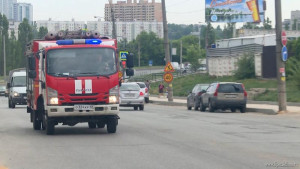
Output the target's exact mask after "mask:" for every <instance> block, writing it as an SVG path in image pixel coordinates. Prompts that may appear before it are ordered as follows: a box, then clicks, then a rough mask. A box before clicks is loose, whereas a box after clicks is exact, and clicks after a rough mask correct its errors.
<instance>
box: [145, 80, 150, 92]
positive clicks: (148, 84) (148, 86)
mask: <svg viewBox="0 0 300 169" xmlns="http://www.w3.org/2000/svg"><path fill="white" fill-rule="evenodd" d="M145 85H146V87H147V88H148V90H150V82H149V80H146V82H145Z"/></svg>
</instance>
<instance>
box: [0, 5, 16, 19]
mask: <svg viewBox="0 0 300 169" xmlns="http://www.w3.org/2000/svg"><path fill="white" fill-rule="evenodd" d="M15 3H17V0H0V13H1V14H2V15H3V14H4V15H5V16H6V17H7V19H8V20H13V19H14V15H13V13H14V4H15Z"/></svg>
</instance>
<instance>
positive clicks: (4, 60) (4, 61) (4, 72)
mask: <svg viewBox="0 0 300 169" xmlns="http://www.w3.org/2000/svg"><path fill="white" fill-rule="evenodd" d="M2 33H3V32H2ZM3 64H4V66H3V69H4V70H3V74H4V76H3V77H4V80H6V51H5V35H4V34H3Z"/></svg>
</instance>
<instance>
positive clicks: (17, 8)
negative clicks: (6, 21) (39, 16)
mask: <svg viewBox="0 0 300 169" xmlns="http://www.w3.org/2000/svg"><path fill="white" fill-rule="evenodd" d="M13 11H14V21H17V22H22V21H23V19H24V18H26V19H28V22H29V24H33V7H32V5H31V4H29V3H14V10H13Z"/></svg>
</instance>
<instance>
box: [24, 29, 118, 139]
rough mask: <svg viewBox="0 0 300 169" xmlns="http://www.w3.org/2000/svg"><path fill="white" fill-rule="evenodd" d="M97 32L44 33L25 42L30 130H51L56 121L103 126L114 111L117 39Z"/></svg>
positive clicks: (114, 119) (110, 126) (113, 124)
mask: <svg viewBox="0 0 300 169" xmlns="http://www.w3.org/2000/svg"><path fill="white" fill-rule="evenodd" d="M98 35H99V34H97V33H85V32H81V31H80V32H79V33H78V32H77V33H74V32H73V33H65V34H64V33H58V34H53V33H51V34H48V35H47V36H46V37H45V40H33V41H32V42H31V43H29V45H28V46H27V48H28V51H27V52H26V56H27V61H28V62H27V69H26V71H27V75H28V76H27V112H28V113H30V120H31V122H32V123H33V129H34V130H41V129H43V130H46V134H47V135H52V134H54V133H55V126H56V125H58V124H59V123H62V124H63V125H69V126H74V125H76V124H77V123H84V122H85V123H86V122H87V123H88V127H89V128H91V129H93V128H97V127H98V128H104V127H105V126H106V127H107V132H108V133H115V132H116V130H117V125H118V119H119V116H118V113H119V85H120V83H119V82H120V79H119V76H118V74H119V61H118V57H117V56H118V54H117V41H116V40H115V39H108V38H100V37H99V36H98Z"/></svg>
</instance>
